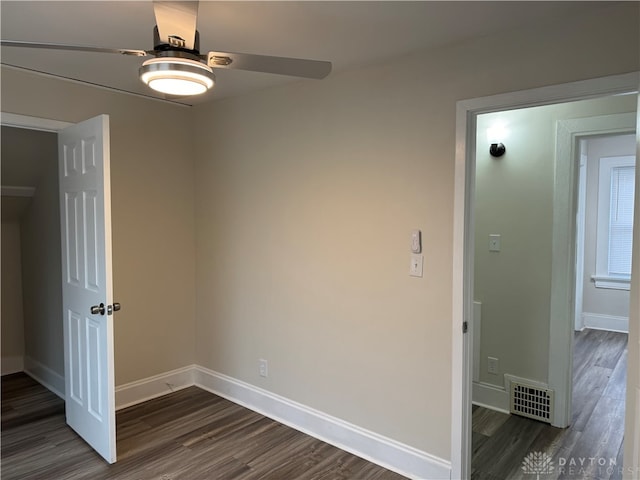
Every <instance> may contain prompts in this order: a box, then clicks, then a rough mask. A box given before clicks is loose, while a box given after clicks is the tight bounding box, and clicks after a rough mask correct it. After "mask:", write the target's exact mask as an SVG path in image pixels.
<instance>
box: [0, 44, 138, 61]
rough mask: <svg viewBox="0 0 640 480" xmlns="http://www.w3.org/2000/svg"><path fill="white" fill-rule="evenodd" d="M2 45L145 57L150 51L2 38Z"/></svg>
mask: <svg viewBox="0 0 640 480" xmlns="http://www.w3.org/2000/svg"><path fill="white" fill-rule="evenodd" d="M0 46H3V47H24V48H44V49H49V50H74V51H79V52H98V53H120V54H122V55H134V56H136V57H144V56H146V55H148V54H149V53H150V52H146V51H145V50H131V49H126V48H102V47H91V46H87V45H65V44H62V43H38V42H22V41H19V40H0Z"/></svg>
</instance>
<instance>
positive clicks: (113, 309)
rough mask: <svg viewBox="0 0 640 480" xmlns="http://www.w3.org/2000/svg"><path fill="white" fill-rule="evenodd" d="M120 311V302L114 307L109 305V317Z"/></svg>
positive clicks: (115, 303) (114, 303)
mask: <svg viewBox="0 0 640 480" xmlns="http://www.w3.org/2000/svg"><path fill="white" fill-rule="evenodd" d="M118 310H120V304H119V303H118V302H113V305H109V306H108V307H107V315H111V314H112V313H113V312H117V311H118Z"/></svg>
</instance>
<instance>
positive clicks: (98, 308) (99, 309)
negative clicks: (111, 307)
mask: <svg viewBox="0 0 640 480" xmlns="http://www.w3.org/2000/svg"><path fill="white" fill-rule="evenodd" d="M98 314H100V315H104V303H101V304H100V305H94V306H93V307H91V315H98Z"/></svg>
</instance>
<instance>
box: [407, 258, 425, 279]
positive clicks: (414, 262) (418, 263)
mask: <svg viewBox="0 0 640 480" xmlns="http://www.w3.org/2000/svg"><path fill="white" fill-rule="evenodd" d="M422 263H423V257H422V255H416V254H413V255H411V264H410V265H409V275H411V276H412V277H422Z"/></svg>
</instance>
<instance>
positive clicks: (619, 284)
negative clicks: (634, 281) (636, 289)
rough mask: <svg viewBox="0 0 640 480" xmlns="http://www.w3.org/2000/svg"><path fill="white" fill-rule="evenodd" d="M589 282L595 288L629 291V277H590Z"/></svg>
mask: <svg viewBox="0 0 640 480" xmlns="http://www.w3.org/2000/svg"><path fill="white" fill-rule="evenodd" d="M591 280H593V283H595V285H596V288H608V289H609V290H630V289H631V277H629V278H620V277H612V276H609V275H591Z"/></svg>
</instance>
